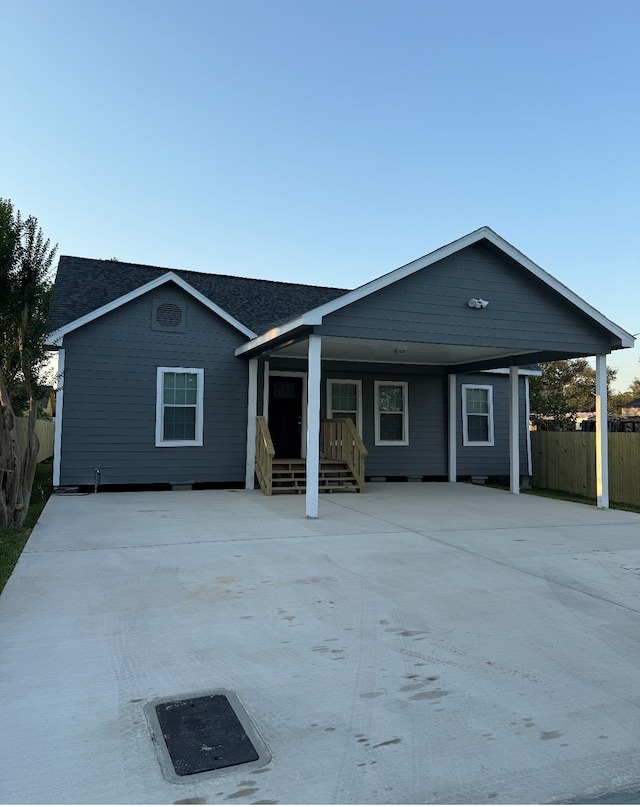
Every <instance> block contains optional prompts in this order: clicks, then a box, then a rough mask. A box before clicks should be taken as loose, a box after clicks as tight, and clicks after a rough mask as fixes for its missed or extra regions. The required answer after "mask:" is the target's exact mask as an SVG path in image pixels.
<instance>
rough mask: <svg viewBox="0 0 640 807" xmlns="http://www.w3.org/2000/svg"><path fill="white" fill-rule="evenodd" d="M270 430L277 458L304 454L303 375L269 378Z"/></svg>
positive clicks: (292, 457) (290, 457) (291, 457)
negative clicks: (302, 443)
mask: <svg viewBox="0 0 640 807" xmlns="http://www.w3.org/2000/svg"><path fill="white" fill-rule="evenodd" d="M269 431H270V432H271V439H272V440H273V447H274V448H275V451H276V457H286V458H287V459H294V458H297V457H299V456H300V446H301V440H302V378H300V377H299V376H277V375H276V376H271V377H270V378H269Z"/></svg>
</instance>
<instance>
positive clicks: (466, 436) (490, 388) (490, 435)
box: [460, 384, 494, 446]
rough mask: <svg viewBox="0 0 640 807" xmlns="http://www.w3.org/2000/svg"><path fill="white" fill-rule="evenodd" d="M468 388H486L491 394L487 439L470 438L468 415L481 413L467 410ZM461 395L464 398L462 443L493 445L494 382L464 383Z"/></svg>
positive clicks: (465, 444)
mask: <svg viewBox="0 0 640 807" xmlns="http://www.w3.org/2000/svg"><path fill="white" fill-rule="evenodd" d="M468 389H486V390H488V392H489V394H488V396H487V408H488V410H489V411H488V412H487V426H488V428H487V432H488V439H487V440H469V421H468V415H479V414H482V413H480V412H467V390H468ZM460 397H461V398H462V445H463V446H492V445H494V427H493V385H492V384H462V386H461V387H460Z"/></svg>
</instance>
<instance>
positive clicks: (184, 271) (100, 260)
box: [58, 255, 350, 291]
mask: <svg viewBox="0 0 640 807" xmlns="http://www.w3.org/2000/svg"><path fill="white" fill-rule="evenodd" d="M63 258H67V259H70V260H73V261H88V262H91V263H103V264H107V263H110V264H114V265H115V264H119V265H121V266H123V267H124V266H133V267H136V268H138V269H153V270H155V271H157V272H162V273H163V274H166V273H167V272H176V273H179V274H185V275H197V276H198V277H220V278H229V279H231V280H247V281H251V282H254V283H268V284H269V285H275V284H280V285H282V286H298V287H300V288H303V289H327V290H329V291H350V289H348V288H344V287H342V286H319V285H318V284H315V283H299V282H297V281H289V280H270V279H267V278H263V277H244V276H243V275H230V274H222V273H220V272H198V271H196V270H194V269H179V268H177V267H171V266H155V265H153V264H150V263H134V262H132V261H121V260H118V259H111V258H85V257H82V256H80V255H60V257H59V259H58V260H59V261H61V260H62V259H63Z"/></svg>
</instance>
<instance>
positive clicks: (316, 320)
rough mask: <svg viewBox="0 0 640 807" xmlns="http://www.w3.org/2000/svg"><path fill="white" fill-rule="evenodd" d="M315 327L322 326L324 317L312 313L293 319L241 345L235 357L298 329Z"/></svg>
mask: <svg viewBox="0 0 640 807" xmlns="http://www.w3.org/2000/svg"><path fill="white" fill-rule="evenodd" d="M313 325H322V317H318V316H316V315H315V313H314V311H311V312H309V313H308V314H304V315H303V316H301V317H297V318H296V319H292V320H291V322H285V324H284V325H280V326H279V327H277V328H271V330H270V331H267V332H266V333H263V334H262V336H257V337H256V338H255V339H252V340H251V341H250V342H245V343H244V345H240V347H237V348H236V350H235V355H236V356H242V355H243V354H244V353H249V352H250V351H253V350H256V349H257V348H260V347H262V346H263V345H266V344H267V343H268V342H272V341H273V340H274V339H278V338H279V337H281V336H286V334H288V333H290V332H291V331H295V330H296V329H297V328H302V327H304V326H313Z"/></svg>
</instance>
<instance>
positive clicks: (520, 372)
mask: <svg viewBox="0 0 640 807" xmlns="http://www.w3.org/2000/svg"><path fill="white" fill-rule="evenodd" d="M512 355H515V354H512ZM465 363H466V364H468V362H465ZM477 372H480V373H496V374H497V375H509V368H508V367H499V368H498V369H496V370H478V371H477ZM518 375H521V376H530V375H535V376H541V375H542V370H529V369H527V368H526V367H518Z"/></svg>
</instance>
